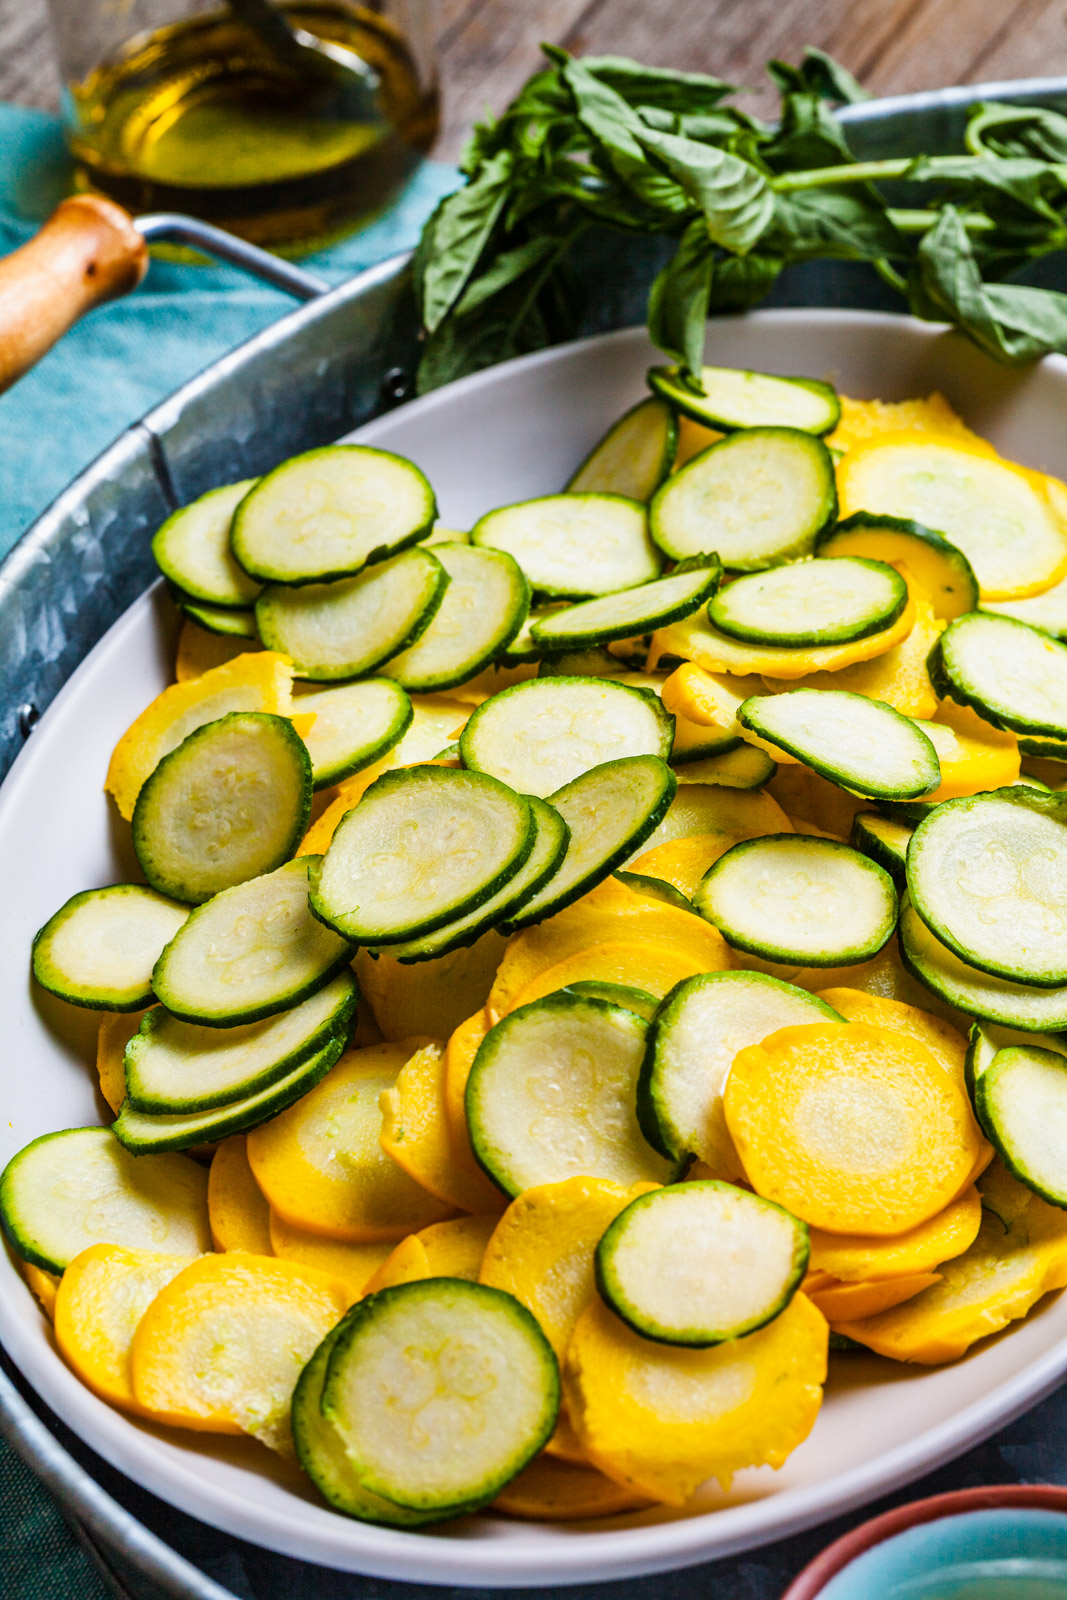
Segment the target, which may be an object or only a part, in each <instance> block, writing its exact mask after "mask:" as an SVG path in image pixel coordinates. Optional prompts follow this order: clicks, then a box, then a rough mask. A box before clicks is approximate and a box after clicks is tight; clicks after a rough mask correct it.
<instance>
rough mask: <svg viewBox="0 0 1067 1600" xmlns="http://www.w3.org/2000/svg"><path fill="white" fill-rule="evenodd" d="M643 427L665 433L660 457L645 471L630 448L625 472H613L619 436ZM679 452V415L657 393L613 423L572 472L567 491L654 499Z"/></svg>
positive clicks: (569, 492)
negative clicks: (609, 462) (612, 457)
mask: <svg viewBox="0 0 1067 1600" xmlns="http://www.w3.org/2000/svg"><path fill="white" fill-rule="evenodd" d="M635 424H636V425H637V429H638V431H639V430H640V429H641V428H647V427H651V428H652V429H656V428H658V429H659V430H660V431H661V433H662V445H661V447H660V450H659V453H658V458H657V459H655V460H654V461H652V462H650V463H648V464H646V470H644V471H643V472H642V471H641V470H640V469H639V468H638V467H635V465H634V463H633V456H634V454H635V453H636V452H635V451H634V450H633V449H631V450H630V452H629V455H630V460H629V462H628V464H627V468H626V470H625V471H623V472H622V473H620V472H619V471H618V470H617V469H616V470H615V471H613V470H612V469H611V468H610V467H609V466H607V464H606V458H607V457H608V455H609V454H610V451H611V449H612V447H613V446H615V447H616V448H617V444H616V440H617V436H618V435H620V434H622V435H623V436H626V435H627V434H628V433H633V432H634V431H635ZM677 453H678V418H677V416H676V415H675V412H674V410H673V408H672V407H671V406H670V405H668V404H667V403H666V401H664V400H661V399H659V398H658V397H657V396H655V395H650V396H649V397H648V398H647V399H645V400H639V401H638V402H637V404H636V405H634V406H631V407H630V409H629V411H624V412H623V414H622V416H621V417H619V419H618V421H616V422H613V423H612V425H611V427H610V428H609V429H608V431H607V433H605V434H604V435H603V436H602V437H601V438H600V439H598V440H597V442H596V444H595V445H594V446H593V448H592V450H590V452H589V454H588V455H587V456H586V458H585V460H584V461H583V462H582V463H581V465H580V466H579V467H578V468H577V470H576V471H575V472H574V473H573V475H572V476H571V478H570V479H569V481H568V483H567V485H566V493H567V494H587V493H591V494H621V495H625V496H626V498H627V499H629V500H651V498H652V496H653V495H654V494H655V492H656V490H657V489H658V488H659V486H660V484H661V483H662V482H663V480H664V478H666V477H667V476H668V474H669V472H670V470H671V468H672V467H673V465H674V458H675V456H676V455H677Z"/></svg>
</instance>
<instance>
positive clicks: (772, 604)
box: [671, 556, 908, 647]
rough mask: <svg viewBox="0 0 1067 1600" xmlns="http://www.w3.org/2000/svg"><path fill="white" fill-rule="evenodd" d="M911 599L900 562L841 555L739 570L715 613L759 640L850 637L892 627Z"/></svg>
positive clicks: (739, 633)
mask: <svg viewBox="0 0 1067 1600" xmlns="http://www.w3.org/2000/svg"><path fill="white" fill-rule="evenodd" d="M907 603H908V586H907V584H906V583H905V582H904V579H903V578H902V577H901V576H900V573H899V572H897V571H896V569H895V568H893V567H890V566H887V565H886V563H885V562H884V561H870V560H866V559H861V558H860V557H858V556H839V557H837V558H835V559H833V560H827V561H799V562H796V563H794V564H793V565H790V566H785V567H772V568H771V569H770V571H769V572H753V573H750V574H749V575H748V576H747V577H742V578H737V579H735V580H734V582H733V583H731V584H728V585H727V587H726V588H725V589H723V590H721V591H720V592H719V593H718V594H717V595H716V596H715V598H714V599H713V600H712V602H711V604H710V606H709V607H708V616H709V618H710V619H711V621H712V623H713V624H714V625H715V627H716V628H718V629H719V631H720V633H725V634H728V635H729V636H730V638H732V639H749V640H752V642H753V643H755V644H773V645H789V646H794V647H796V646H802V645H824V644H844V643H847V641H848V640H850V639H866V638H868V637H869V636H870V635H871V634H872V633H880V632H881V631H882V629H883V628H888V627H890V626H891V625H892V624H893V623H894V622H895V621H896V620H897V618H898V617H899V616H900V613H901V612H902V611H903V610H904V607H905V606H906V605H907ZM671 620H672V621H673V618H672V619H671Z"/></svg>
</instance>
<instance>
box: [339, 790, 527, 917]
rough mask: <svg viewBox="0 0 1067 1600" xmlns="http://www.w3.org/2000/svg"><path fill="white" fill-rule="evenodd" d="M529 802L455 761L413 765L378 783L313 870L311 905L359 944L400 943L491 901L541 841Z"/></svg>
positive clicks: (349, 818) (340, 830) (342, 826)
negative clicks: (459, 767)
mask: <svg viewBox="0 0 1067 1600" xmlns="http://www.w3.org/2000/svg"><path fill="white" fill-rule="evenodd" d="M535 831H536V830H535V826H534V820H533V812H532V811H531V809H530V803H529V801H528V800H526V799H525V798H524V797H523V796H522V795H521V794H516V793H515V791H514V790H513V789H509V788H508V787H507V785H506V784H503V783H501V782H499V781H498V780H497V779H496V778H492V777H489V776H487V775H486V774H484V773H480V772H459V771H457V770H456V769H455V768H454V767H405V768H403V769H401V770H400V771H397V772H387V773H385V774H384V775H383V776H382V777H380V778H378V779H377V781H376V782H375V783H372V784H371V786H370V788H369V789H368V790H367V792H366V793H365V794H364V795H363V797H362V799H361V800H360V802H359V804H358V805H357V806H355V807H354V808H353V809H352V810H351V811H349V812H348V814H347V816H345V817H344V818H343V820H342V822H341V824H340V826H339V827H338V829H337V832H336V833H335V834H334V836H333V839H332V841H331V843H330V847H329V849H328V850H327V852H326V854H325V856H323V858H322V861H321V862H320V863H319V864H318V865H317V866H315V867H314V868H313V869H312V873H311V905H312V908H313V910H314V912H315V915H316V916H318V917H320V918H321V919H322V921H323V922H325V923H326V925H327V926H328V927H331V928H334V929H335V930H336V931H337V932H338V933H340V934H343V936H344V937H345V938H346V939H352V940H354V941H355V942H357V943H359V944H369V945H386V944H401V943H403V942H404V941H406V940H408V939H414V938H416V937H418V936H419V935H421V934H426V933H432V932H433V931H434V930H435V929H436V928H443V927H444V926H445V924H446V923H450V922H454V921H455V920H456V918H457V917H461V916H465V915H466V913H467V912H468V911H474V910H476V909H477V907H478V906H480V905H483V904H484V903H485V901H487V900H488V899H489V898H490V897H491V896H492V895H494V894H495V893H496V892H497V890H498V889H501V888H503V886H504V885H505V884H506V883H507V882H508V880H509V879H510V878H512V877H514V875H515V873H516V872H518V871H519V869H520V867H521V866H522V865H523V863H524V862H525V860H526V859H527V857H528V856H529V854H530V852H531V850H532V849H533V842H534V837H535Z"/></svg>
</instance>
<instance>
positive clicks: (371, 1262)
mask: <svg viewBox="0 0 1067 1600" xmlns="http://www.w3.org/2000/svg"><path fill="white" fill-rule="evenodd" d="M270 1246H271V1250H272V1251H273V1253H274V1254H275V1255H276V1256H279V1257H280V1258H281V1259H282V1260H283V1261H296V1262H299V1263H300V1265H301V1266H303V1267H314V1268H315V1269H316V1271H318V1272H325V1273H326V1274H327V1276H329V1277H331V1278H339V1279H340V1280H341V1282H342V1283H343V1284H344V1286H345V1288H346V1289H347V1290H348V1295H349V1299H350V1300H358V1299H359V1298H360V1297H361V1295H364V1294H366V1292H367V1283H368V1281H369V1279H370V1278H371V1277H373V1275H374V1273H375V1272H377V1270H378V1268H379V1267H380V1266H381V1264H382V1262H383V1261H386V1260H388V1258H389V1256H390V1254H391V1253H392V1250H393V1246H392V1243H391V1242H390V1241H389V1240H388V1239H386V1240H384V1241H373V1240H372V1241H371V1242H370V1243H369V1244H346V1243H345V1242H344V1240H343V1239H326V1238H324V1237H323V1236H322V1234H321V1233H308V1231H307V1229H306V1228H294V1227H293V1226H292V1224H291V1223H289V1222H286V1221H284V1219H283V1218H281V1217H279V1216H278V1214H277V1212H275V1211H272V1212H271V1213H270Z"/></svg>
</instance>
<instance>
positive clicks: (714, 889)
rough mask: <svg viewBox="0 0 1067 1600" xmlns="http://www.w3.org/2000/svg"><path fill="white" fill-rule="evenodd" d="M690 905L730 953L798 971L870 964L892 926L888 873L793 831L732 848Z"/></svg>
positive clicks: (847, 850) (842, 848)
mask: <svg viewBox="0 0 1067 1600" xmlns="http://www.w3.org/2000/svg"><path fill="white" fill-rule="evenodd" d="M693 903H694V905H695V906H696V908H697V910H698V911H699V912H700V914H701V916H703V917H706V918H707V920H708V921H709V922H711V923H713V924H714V926H715V927H716V928H718V930H719V932H720V933H721V934H722V936H723V938H724V939H725V940H726V942H727V944H730V945H733V946H734V948H735V949H737V950H746V951H748V953H749V954H750V955H754V956H762V957H763V958H764V960H766V961H777V962H782V963H784V964H788V965H791V966H801V967H847V966H852V965H854V964H856V963H857V962H860V961H869V960H870V958H871V957H872V956H875V955H877V954H878V952H879V950H880V949H881V948H882V946H883V945H884V944H885V942H886V940H887V939H889V938H890V936H891V935H892V932H893V929H894V928H895V927H896V922H897V892H896V889H895V888H894V887H893V880H892V878H891V877H890V876H889V874H888V872H885V871H884V870H883V869H882V868H881V867H880V866H878V865H877V863H876V862H874V861H870V860H868V858H867V857H866V856H863V855H861V854H860V853H859V851H858V850H853V849H852V847H851V846H850V845H847V844H838V843H837V841H836V840H835V839H813V838H810V837H807V836H805V835H801V834H793V833H779V834H769V835H768V836H767V837H766V838H763V839H747V840H745V841H744V842H743V843H741V844H735V845H734V846H733V847H732V848H731V849H729V850H727V852H726V854H725V855H722V856H720V857H719V859H718V861H716V862H715V864H714V866H712V867H711V868H709V870H708V871H707V872H706V873H705V875H704V879H703V882H702V883H701V885H700V888H699V889H698V890H697V892H696V894H695V896H694V897H693Z"/></svg>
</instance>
